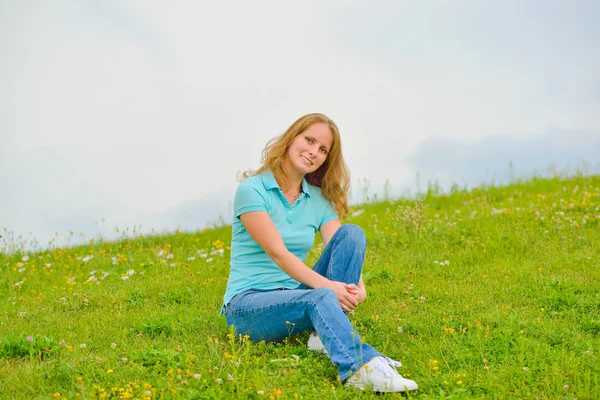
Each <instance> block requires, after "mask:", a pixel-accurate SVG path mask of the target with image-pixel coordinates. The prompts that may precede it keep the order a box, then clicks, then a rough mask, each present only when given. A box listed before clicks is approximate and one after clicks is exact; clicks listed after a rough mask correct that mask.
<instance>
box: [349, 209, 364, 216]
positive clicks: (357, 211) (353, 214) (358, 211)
mask: <svg viewBox="0 0 600 400" xmlns="http://www.w3.org/2000/svg"><path fill="white" fill-rule="evenodd" d="M364 212H365V210H356V211H354V212H353V213H352V216H353V217H358V216H359V215H362V214H363V213H364Z"/></svg>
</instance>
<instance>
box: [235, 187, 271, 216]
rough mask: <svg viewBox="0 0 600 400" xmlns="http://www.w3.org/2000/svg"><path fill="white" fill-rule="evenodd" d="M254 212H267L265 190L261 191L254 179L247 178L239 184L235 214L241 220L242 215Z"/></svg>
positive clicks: (236, 193)
mask: <svg viewBox="0 0 600 400" xmlns="http://www.w3.org/2000/svg"><path fill="white" fill-rule="evenodd" d="M252 211H267V202H266V199H265V193H264V190H262V191H261V190H260V188H258V187H257V185H256V183H255V182H254V181H253V180H252V179H250V178H247V179H245V180H243V181H242V182H241V183H240V184H239V186H238V188H237V190H236V192H235V197H234V199H233V213H234V215H235V217H236V218H239V217H240V215H242V214H245V213H247V212H252Z"/></svg>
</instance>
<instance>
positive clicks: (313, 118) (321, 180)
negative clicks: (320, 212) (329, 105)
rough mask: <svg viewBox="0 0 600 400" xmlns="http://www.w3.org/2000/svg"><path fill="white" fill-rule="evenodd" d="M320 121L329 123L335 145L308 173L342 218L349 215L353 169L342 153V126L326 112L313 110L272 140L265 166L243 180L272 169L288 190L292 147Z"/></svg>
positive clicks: (308, 180)
mask: <svg viewBox="0 0 600 400" xmlns="http://www.w3.org/2000/svg"><path fill="white" fill-rule="evenodd" d="M318 122H321V123H324V124H327V125H328V126H329V129H330V130H331V134H332V135H333V144H332V146H331V149H329V153H328V155H327V159H326V160H325V162H324V163H323V165H321V166H320V167H319V169H317V170H316V171H314V172H311V173H310V174H307V175H306V176H305V179H306V181H307V182H308V183H310V184H311V185H313V186H317V187H319V188H321V193H322V194H323V197H325V198H326V199H328V200H330V201H331V202H332V203H333V207H334V208H335V212H336V213H337V215H338V217H339V218H340V220H343V219H344V218H346V216H347V215H348V189H349V188H350V172H349V171H348V167H347V166H346V162H345V161H344V157H343V156H342V143H341V140H340V132H339V130H338V127H337V125H336V124H335V122H333V121H332V120H331V119H329V118H328V117H327V116H326V115H323V114H318V113H313V114H307V115H304V116H302V117H300V118H299V119H297V120H296V122H294V123H293V124H292V125H291V126H290V127H289V128H288V129H287V130H286V131H285V132H284V133H283V134H281V135H280V136H277V137H275V138H273V139H271V140H270V141H269V142H268V143H267V145H266V146H265V148H264V150H263V152H262V157H261V163H262V166H261V167H260V168H259V169H258V170H256V171H252V170H248V171H246V172H244V173H243V175H242V177H241V180H244V179H246V178H248V177H250V176H253V175H257V174H260V173H262V172H264V171H267V170H271V172H273V175H274V176H275V179H276V180H277V183H279V186H280V187H281V188H282V189H286V186H287V176H286V174H285V170H284V162H285V158H286V157H287V152H288V148H289V146H290V144H291V143H292V141H293V140H294V139H295V138H296V136H298V135H299V134H301V133H302V132H304V131H305V130H307V129H308V128H309V127H310V126H311V125H313V124H316V123H318Z"/></svg>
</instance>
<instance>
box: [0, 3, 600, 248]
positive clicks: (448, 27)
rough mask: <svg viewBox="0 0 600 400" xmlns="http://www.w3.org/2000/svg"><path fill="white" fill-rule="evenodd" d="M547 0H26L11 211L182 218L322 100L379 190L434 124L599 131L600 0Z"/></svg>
mask: <svg viewBox="0 0 600 400" xmlns="http://www.w3.org/2000/svg"><path fill="white" fill-rule="evenodd" d="M540 5H542V3H535V4H534V5H532V6H529V5H528V6H524V5H522V4H521V3H508V6H506V7H505V6H504V5H503V6H502V7H500V6H497V5H494V3H478V5H477V6H476V7H475V6H473V4H472V3H466V2H465V3H459V4H458V6H457V5H456V4H453V5H452V6H451V7H450V6H449V7H443V6H439V7H438V6H436V7H430V6H428V5H424V4H423V5H422V4H418V5H412V4H406V3H398V2H389V1H388V2H375V3H369V4H368V5H361V4H359V3H356V4H348V3H346V2H335V1H332V2H310V1H309V2H302V3H294V4H291V3H285V2H279V1H261V2H251V3H248V2H237V3H214V2H212V3H208V2H176V3H172V4H171V3H170V4H169V5H168V6H167V5H165V3H164V2H158V1H142V0H140V1H128V2H117V1H106V2H100V3H98V2H75V1H72V2H63V3H60V4H57V3H55V2H50V1H47V2H35V3H34V2H32V3H23V2H17V3H14V2H13V3H9V5H6V6H3V7H2V8H3V12H2V14H1V15H0V26H3V27H5V32H6V34H4V35H0V52H1V53H2V54H3V55H6V57H3V62H2V64H1V65H0V86H1V87H2V88H3V89H4V88H5V89H4V90H2V91H1V92H0V185H1V187H2V188H3V190H2V196H1V198H0V205H1V207H0V221H1V222H0V223H1V224H3V225H6V226H8V227H9V228H10V229H12V230H15V231H18V232H28V231H31V232H32V233H34V235H36V236H39V237H40V240H41V241H44V240H46V237H44V236H48V235H51V234H52V232H54V231H55V230H56V229H72V230H81V231H85V232H86V234H88V235H91V234H93V232H94V231H96V230H97V227H96V226H95V225H94V223H93V222H94V221H97V220H99V219H100V218H102V217H104V218H106V221H110V224H111V225H112V224H114V225H121V226H123V225H125V224H128V225H131V224H132V223H133V224H135V223H142V224H149V223H148V222H147V221H153V222H152V224H155V225H159V224H164V225H165V226H164V228H174V227H176V226H178V224H181V223H182V222H181V220H177V218H176V217H173V215H174V214H173V210H180V209H183V208H185V209H186V210H188V209H187V208H186V207H185V206H183V205H182V204H186V203H188V202H199V203H197V204H200V203H201V202H202V201H205V203H203V204H208V203H206V202H207V201H208V202H210V201H213V200H211V199H214V196H216V195H217V194H218V195H219V196H223V199H222V200H221V203H222V204H226V203H227V201H228V200H229V199H225V197H226V196H228V195H227V193H231V194H232V193H233V190H234V189H235V186H236V181H235V176H236V173H237V172H238V171H240V170H244V169H246V168H252V167H257V166H258V164H259V159H260V152H261V150H262V148H263V146H264V144H265V143H266V142H267V140H268V139H270V138H271V137H273V136H275V135H277V134H279V133H281V132H282V131H284V130H285V129H286V128H287V127H288V126H289V125H290V124H291V123H292V122H293V120H294V119H296V118H297V117H299V116H300V115H302V114H305V113H308V112H314V111H320V112H325V113H326V114H328V115H330V116H331V117H332V118H333V119H334V120H335V121H336V122H337V123H338V124H339V126H340V128H341V131H342V135H343V139H344V143H343V145H344V151H345V155H346V157H347V161H348V164H349V165H350V167H351V170H352V173H353V184H355V185H356V183H357V181H358V180H359V179H362V178H367V179H368V180H369V181H370V182H371V185H372V186H371V187H372V190H379V189H381V188H382V187H383V185H384V183H385V181H386V180H388V179H389V180H390V182H391V183H392V185H394V186H396V187H399V186H402V185H403V184H404V183H405V182H409V181H410V182H412V181H413V180H414V171H413V169H412V168H411V167H410V166H409V165H408V164H407V162H406V160H407V159H408V158H409V157H410V156H411V155H412V154H414V153H415V151H417V150H418V149H419V146H420V144H421V143H423V142H424V141H426V140H427V139H429V138H433V137H436V138H445V139H447V140H450V141H452V140H454V141H456V140H476V139H479V138H484V137H488V136H490V135H494V134H497V133H499V132H500V133H503V132H507V133H512V134H514V135H520V136H524V137H528V136H531V134H529V133H527V132H540V131H544V130H545V129H547V128H548V127H551V126H556V127H561V128H563V129H566V130H569V129H575V130H589V131H598V129H599V128H600V117H599V116H598V113H597V112H596V110H597V109H598V106H599V103H600V96H598V94H597V92H598V90H597V88H598V87H599V86H598V85H600V75H599V74H598V72H597V71H599V70H600V56H598V54H600V52H598V51H597V49H598V44H597V41H596V40H595V39H596V38H597V35H596V34H595V33H597V32H598V28H597V26H596V24H595V22H594V21H593V20H592V19H590V17H589V15H588V14H593V13H591V12H587V13H586V12H585V11H586V10H587V11H590V10H592V9H593V8H594V7H596V6H595V5H594V3H590V4H587V3H578V5H576V6H575V5H574V6H568V5H563V4H562V3H556V4H549V5H547V4H546V2H544V3H543V5H547V8H546V14H544V15H545V17H544V18H545V19H544V18H542V19H539V18H537V17H535V15H536V14H535V13H536V7H538V6H540ZM500 8H501V9H500ZM499 16H500V17H501V18H499ZM534 17H535V18H534ZM498 21H500V22H498ZM511 22H515V23H517V22H518V24H512V23H511ZM526 23H527V24H529V25H527V26H529V27H533V28H535V29H533V28H532V29H531V30H527V29H526V27H525V24H526ZM556 26H558V27H560V29H558V28H556ZM582 26H583V27H582ZM547 40H551V41H552V43H554V44H555V45H552V46H551V45H548V44H547ZM574 43H575V44H576V45H573V44H574ZM194 204H196V203H194ZM207 207H209V206H207ZM210 207H212V206H210ZM169 210H171V211H169ZM177 212H178V211H175V214H177ZM186 213H188V214H189V211H186ZM188 214H186V215H188ZM219 214H221V212H220V211H219ZM219 214H217V213H215V215H214V216H213V217H212V218H209V216H208V214H206V215H204V214H202V217H200V214H198V215H197V216H196V217H194V218H195V219H194V221H195V223H197V224H198V225H201V224H202V222H201V220H203V219H204V220H211V219H212V220H214V219H216V218H217V217H218V215H219ZM178 215H179V214H178ZM169 218H172V219H171V220H170V219H169ZM135 219H137V221H135ZM169 221H170V222H169ZM107 224H108V222H107ZM67 226H71V227H70V228H69V227H67ZM186 226H187V225H186ZM199 228H201V226H199ZM157 229H160V228H157Z"/></svg>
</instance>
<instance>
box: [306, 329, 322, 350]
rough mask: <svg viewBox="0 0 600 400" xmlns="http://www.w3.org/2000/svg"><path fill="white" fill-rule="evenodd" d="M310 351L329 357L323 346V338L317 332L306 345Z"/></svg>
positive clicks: (314, 332) (311, 335) (309, 338)
mask: <svg viewBox="0 0 600 400" xmlns="http://www.w3.org/2000/svg"><path fill="white" fill-rule="evenodd" d="M306 346H307V347H308V349H309V350H313V351H318V352H319V353H321V354H325V355H327V350H326V349H325V346H323V342H322V341H321V338H320V337H319V335H318V334H317V332H316V331H313V332H312V333H311V334H310V336H309V337H308V344H307V345H306Z"/></svg>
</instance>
